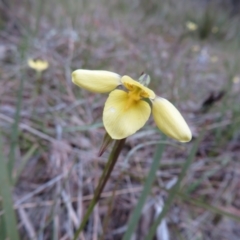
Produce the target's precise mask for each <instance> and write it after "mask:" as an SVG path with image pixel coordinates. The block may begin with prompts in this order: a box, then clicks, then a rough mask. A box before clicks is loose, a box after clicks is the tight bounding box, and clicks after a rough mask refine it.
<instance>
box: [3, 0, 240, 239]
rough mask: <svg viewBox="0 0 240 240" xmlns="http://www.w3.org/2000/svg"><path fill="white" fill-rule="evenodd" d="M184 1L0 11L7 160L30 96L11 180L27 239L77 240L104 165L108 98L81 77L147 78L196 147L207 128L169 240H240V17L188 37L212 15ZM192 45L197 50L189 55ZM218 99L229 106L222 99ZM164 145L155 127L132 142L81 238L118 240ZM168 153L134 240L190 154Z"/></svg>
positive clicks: (170, 149)
mask: <svg viewBox="0 0 240 240" xmlns="http://www.w3.org/2000/svg"><path fill="white" fill-rule="evenodd" d="M179 2H185V3H186V4H185V5H186V6H185V5H184V6H185V7H183V5H182V4H176V5H175V4H173V2H172V1H167V2H165V3H164V2H163V1H160V2H158V1H150V2H149V3H148V2H147V1H144V0H142V1H133V3H131V4H130V3H128V2H127V1H113V2H111V3H107V2H105V1H104V0H102V1H99V2H97V1H91V3H88V2H87V1H86V2H85V1H79V2H78V4H77V3H76V2H74V0H71V1H69V3H67V2H65V1H62V2H59V3H58V4H57V3H56V1H54V0H52V1H49V2H47V1H42V2H40V1H31V2H29V1H21V4H18V5H17V6H16V5H15V4H16V3H14V1H13V2H11V4H10V5H9V6H4V5H3V4H2V5H1V6H0V7H1V9H3V11H4V12H5V13H6V16H5V17H6V18H4V19H2V21H1V29H0V61H1V67H0V77H1V81H0V84H1V87H0V92H1V95H0V96H1V98H0V101H1V106H0V127H1V132H2V135H3V136H4V152H5V154H6V156H7V155H8V153H9V151H10V148H11V146H12V143H11V131H12V124H13V123H14V121H15V120H16V117H15V113H16V106H17V104H18V103H19V101H20V100H21V98H22V102H21V106H20V113H19V116H20V124H19V136H18V137H17V139H18V141H17V143H16V147H15V149H14V159H15V162H14V168H13V171H12V177H13V179H15V181H14V184H15V185H14V203H15V209H16V212H17V216H18V228H19V232H20V235H21V239H44V240H47V239H61V240H64V239H66V240H67V239H72V238H73V235H74V231H75V229H76V228H77V227H78V225H79V223H80V221H81V218H82V216H83V214H84V211H85V210H86V207H87V204H88V202H89V200H90V199H91V197H92V194H93V190H94V188H95V187H96V185H97V181H98V178H99V176H100V175H101V172H102V169H103V166H104V164H105V163H106V160H107V156H108V153H105V154H104V155H103V157H97V152H98V150H99V147H100V143H101V140H102V138H103V136H104V129H103V127H102V120H101V115H102V109H103V105H104V101H105V100H106V97H107V96H103V95H98V94H92V93H89V92H87V91H84V90H82V89H78V88H77V87H76V86H73V84H72V83H71V71H72V70H75V69H77V68H87V69H106V70H110V71H114V72H117V73H119V74H121V75H125V74H126V75H130V76H132V77H134V78H137V77H138V76H139V75H140V74H141V72H143V71H144V72H147V73H148V74H150V76H151V78H152V82H151V85H150V87H151V88H152V89H154V90H155V92H156V93H157V94H158V95H161V96H163V97H166V98H167V99H169V100H171V101H172V102H173V103H174V104H175V105H176V106H177V107H178V108H179V109H180V110H181V112H182V113H183V115H184V117H185V118H186V119H187V122H188V123H189V124H190V126H191V129H192V131H193V134H194V138H197V137H198V136H199V134H200V133H201V132H202V131H203V130H206V134H205V135H204V139H203V141H202V142H201V144H200V145H199V148H198V154H197V157H196V159H195V160H194V162H193V164H192V165H191V168H190V169H189V171H188V173H187V175H186V177H185V178H184V181H183V182H182V188H181V194H182V195H181V194H179V196H178V198H177V199H176V201H175V202H174V205H173V206H172V208H171V210H170V212H169V213H168V215H167V216H166V218H165V221H166V227H167V229H168V231H169V233H170V239H194V240H195V239H196V240H197V239H213V240H215V239H218V240H224V239H231V240H235V239H236V240H237V239H239V238H240V232H239V227H240V225H239V220H240V201H239V197H240V192H239V187H240V172H239V169H240V163H239V153H240V144H239V140H240V135H239V134H240V132H239V122H240V118H239V112H240V110H239V100H240V99H239V91H240V81H239V79H237V78H236V77H240V72H239V69H240V66H239V62H240V61H239V60H240V55H239V52H238V49H239V44H240V36H239V34H238V32H239V31H238V28H239V24H238V22H237V20H239V17H238V16H237V15H233V16H232V17H230V16H229V15H228V14H225V15H222V10H221V8H220V7H219V6H217V7H216V6H214V7H215V9H216V10H215V12H214V13H215V14H214V15H211V20H210V21H211V23H210V24H211V25H212V26H215V25H216V24H217V26H218V27H219V32H218V33H216V34H213V33H210V32H209V33H208V34H207V37H206V38H204V39H201V38H202V37H201V36H202V35H201V33H200V32H195V33H190V32H188V31H187V30H186V28H185V21H186V20H188V19H189V20H191V21H196V22H197V23H198V24H202V22H204V19H205V18H204V17H203V16H205V15H204V14H203V13H204V9H205V7H204V5H202V4H198V3H196V6H192V5H191V4H190V3H189V2H188V1H187V0H185V1H179ZM188 4H189V5H188ZM196 7H197V9H198V10H199V13H198V14H194V13H195V11H196ZM212 7H213V6H212ZM194 9H195V10H194ZM212 18H213V20H212ZM203 28H204V24H203ZM207 31H208V30H207ZM196 45H198V46H199V50H198V51H193V46H196ZM216 57H217V58H216ZM28 58H42V59H45V60H47V61H48V62H49V64H50V67H49V69H47V70H46V71H44V72H43V74H42V75H41V76H40V77H39V76H37V75H36V73H35V72H34V70H32V69H29V68H28V66H27V59H28ZM234 77H235V80H234V81H233V78H234ZM21 79H22V80H23V88H22V90H21ZM19 90H20V94H21V96H20V97H18V92H19ZM219 92H223V93H224V94H223V96H222V98H220V97H219V99H217V98H218V97H215V98H214V96H218V95H219ZM220 96H221V94H220ZM206 100H208V102H207V103H206V104H205V105H204V106H203V105H202V104H203V102H204V101H205V102H206ZM215 100H216V101H215ZM161 139H162V136H161V134H160V133H159V132H158V130H157V129H156V128H155V125H154V123H153V120H152V119H150V120H149V122H148V124H147V125H146V126H145V127H144V129H142V130H141V131H140V132H138V133H137V134H135V135H133V136H131V137H129V139H128V141H127V143H126V146H125V148H124V151H123V153H122V155H121V156H120V159H119V161H118V163H117V165H116V166H115V168H114V171H113V172H112V174H111V179H110V181H109V182H108V184H107V186H106V188H105V191H104V193H103V194H102V198H101V201H100V203H99V204H98V206H97V207H96V209H95V210H94V214H93V216H92V217H91V218H90V220H89V222H88V225H87V227H86V229H85V231H84V233H83V234H82V236H81V239H82V240H83V239H86V240H87V239H106V240H110V239H114V240H117V239H122V236H123V233H124V232H125V230H126V227H127V221H128V219H129V215H130V214H131V211H132V209H133V208H134V206H135V205H136V202H137V200H138V198H139V194H140V192H141V190H142V184H143V182H144V179H145V177H146V176H147V174H148V170H149V167H150V165H151V162H152V156H153V153H154V149H155V146H156V144H157V143H158V142H159V141H161ZM193 141H194V140H193ZM167 144H168V145H167V148H166V150H165V152H164V156H163V159H162V162H161V168H160V169H159V171H158V173H157V174H158V178H157V179H156V181H155V184H154V186H153V189H152V194H151V196H149V198H148V202H147V203H146V206H145V208H144V209H143V213H142V218H141V221H140V223H139V226H138V229H137V230H136V235H135V239H138V240H141V239H143V236H144V235H145V234H146V233H147V231H148V229H149V226H150V225H151V224H152V221H153V219H154V216H155V214H156V212H158V211H159V208H161V207H159V206H161V205H162V204H163V201H164V199H165V198H166V196H167V189H168V188H170V186H172V184H173V182H174V181H175V180H176V179H177V177H178V175H179V173H180V167H181V166H182V164H183V163H184V161H185V159H186V157H187V153H188V152H189V150H190V149H191V147H192V143H189V144H185V145H183V144H179V143H176V142H173V141H171V140H169V139H168V140H167ZM228 213H230V214H232V215H230V216H228ZM2 214H3V212H1V215H2ZM100 236H101V237H102V238H101V237H100ZM156 239H161V238H160V233H158V234H157V235H156ZM162 240H164V239H162Z"/></svg>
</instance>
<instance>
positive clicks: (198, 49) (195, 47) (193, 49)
mask: <svg viewBox="0 0 240 240" xmlns="http://www.w3.org/2000/svg"><path fill="white" fill-rule="evenodd" d="M191 50H192V52H199V51H200V50H201V48H200V46H199V45H194V46H192V47H191Z"/></svg>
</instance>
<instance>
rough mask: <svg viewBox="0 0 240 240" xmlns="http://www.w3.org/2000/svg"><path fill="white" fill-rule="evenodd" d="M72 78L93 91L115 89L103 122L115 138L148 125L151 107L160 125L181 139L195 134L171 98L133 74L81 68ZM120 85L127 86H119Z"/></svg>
mask: <svg viewBox="0 0 240 240" xmlns="http://www.w3.org/2000/svg"><path fill="white" fill-rule="evenodd" d="M72 81H73V83H75V84H76V85H78V86H79V87H82V88H85V89H87V90H89V91H92V92H98V93H106V92H111V93H110V94H109V97H108V99H107V101H106V103H105V107H104V110H103V124H104V127H105V129H106V131H107V132H108V134H109V135H110V136H111V138H112V139H123V138H126V137H128V136H130V135H132V134H134V133H135V132H136V131H138V130H139V129H140V128H142V127H143V126H144V125H145V123H146V122H147V120H148V118H149V116H150V114H151V111H152V114H153V118H154V120H155V123H156V124H157V126H158V128H159V129H160V130H161V131H162V132H163V133H165V134H166V135H168V136H170V137H172V138H173V139H176V140H178V141H180V142H188V141H190V140H191V138H192V134H191V131H190V129H189V127H188V125H187V123H186V122H185V120H184V118H183V117H182V115H181V114H180V112H179V111H178V110H177V109H176V108H175V107H174V106H173V105H172V104H171V103H170V102H169V101H168V100H166V99H164V98H161V97H158V96H156V95H155V93H154V92H153V91H152V90H151V89H149V88H147V87H145V86H144V85H142V84H141V83H139V82H138V81H135V80H133V79H132V78H130V77H129V76H123V77H121V76H120V75H118V74H117V73H113V72H108V71H98V70H84V69H79V70H76V71H74V72H73V73H72ZM120 85H121V86H122V88H123V89H115V88H117V87H118V86H120ZM151 106H152V107H151Z"/></svg>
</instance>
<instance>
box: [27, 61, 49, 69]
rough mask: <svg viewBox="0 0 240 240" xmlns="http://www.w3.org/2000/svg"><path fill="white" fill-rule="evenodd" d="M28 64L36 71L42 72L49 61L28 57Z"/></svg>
mask: <svg viewBox="0 0 240 240" xmlns="http://www.w3.org/2000/svg"><path fill="white" fill-rule="evenodd" d="M28 66H29V67H30V68H32V69H34V70H35V71H37V72H42V71H44V70H46V69H47V68H48V67H49V63H48V62H47V61H44V60H40V59H36V60H34V59H28Z"/></svg>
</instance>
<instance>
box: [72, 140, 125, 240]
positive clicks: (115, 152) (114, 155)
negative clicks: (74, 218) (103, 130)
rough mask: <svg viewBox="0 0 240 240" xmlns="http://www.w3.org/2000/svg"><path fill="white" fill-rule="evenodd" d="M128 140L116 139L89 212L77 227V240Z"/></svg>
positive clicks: (75, 238)
mask: <svg viewBox="0 0 240 240" xmlns="http://www.w3.org/2000/svg"><path fill="white" fill-rule="evenodd" d="M125 141H126V138H125V139H121V140H116V141H115V143H114V146H113V149H112V152H111V153H110V155H109V158H108V162H107V164H106V166H105V168H104V170H103V173H102V175H101V177H100V180H99V183H98V186H97V188H96V190H95V192H94V196H93V199H92V200H91V202H90V204H89V207H88V209H87V212H86V214H85V215H84V217H83V220H82V222H81V224H80V226H79V228H78V229H77V231H76V233H75V235H74V240H77V238H78V236H79V234H80V233H81V232H82V230H83V229H84V227H85V225H86V223H87V221H88V219H89V217H90V215H91V213H92V211H93V209H94V207H95V205H96V204H97V203H98V200H99V198H100V196H101V193H102V191H103V189H104V187H105V185H106V183H107V180H108V179H109V177H110V174H111V172H112V170H113V167H114V166H115V164H116V162H117V159H118V156H119V154H120V152H121V150H122V148H123V146H124V143H125Z"/></svg>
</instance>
